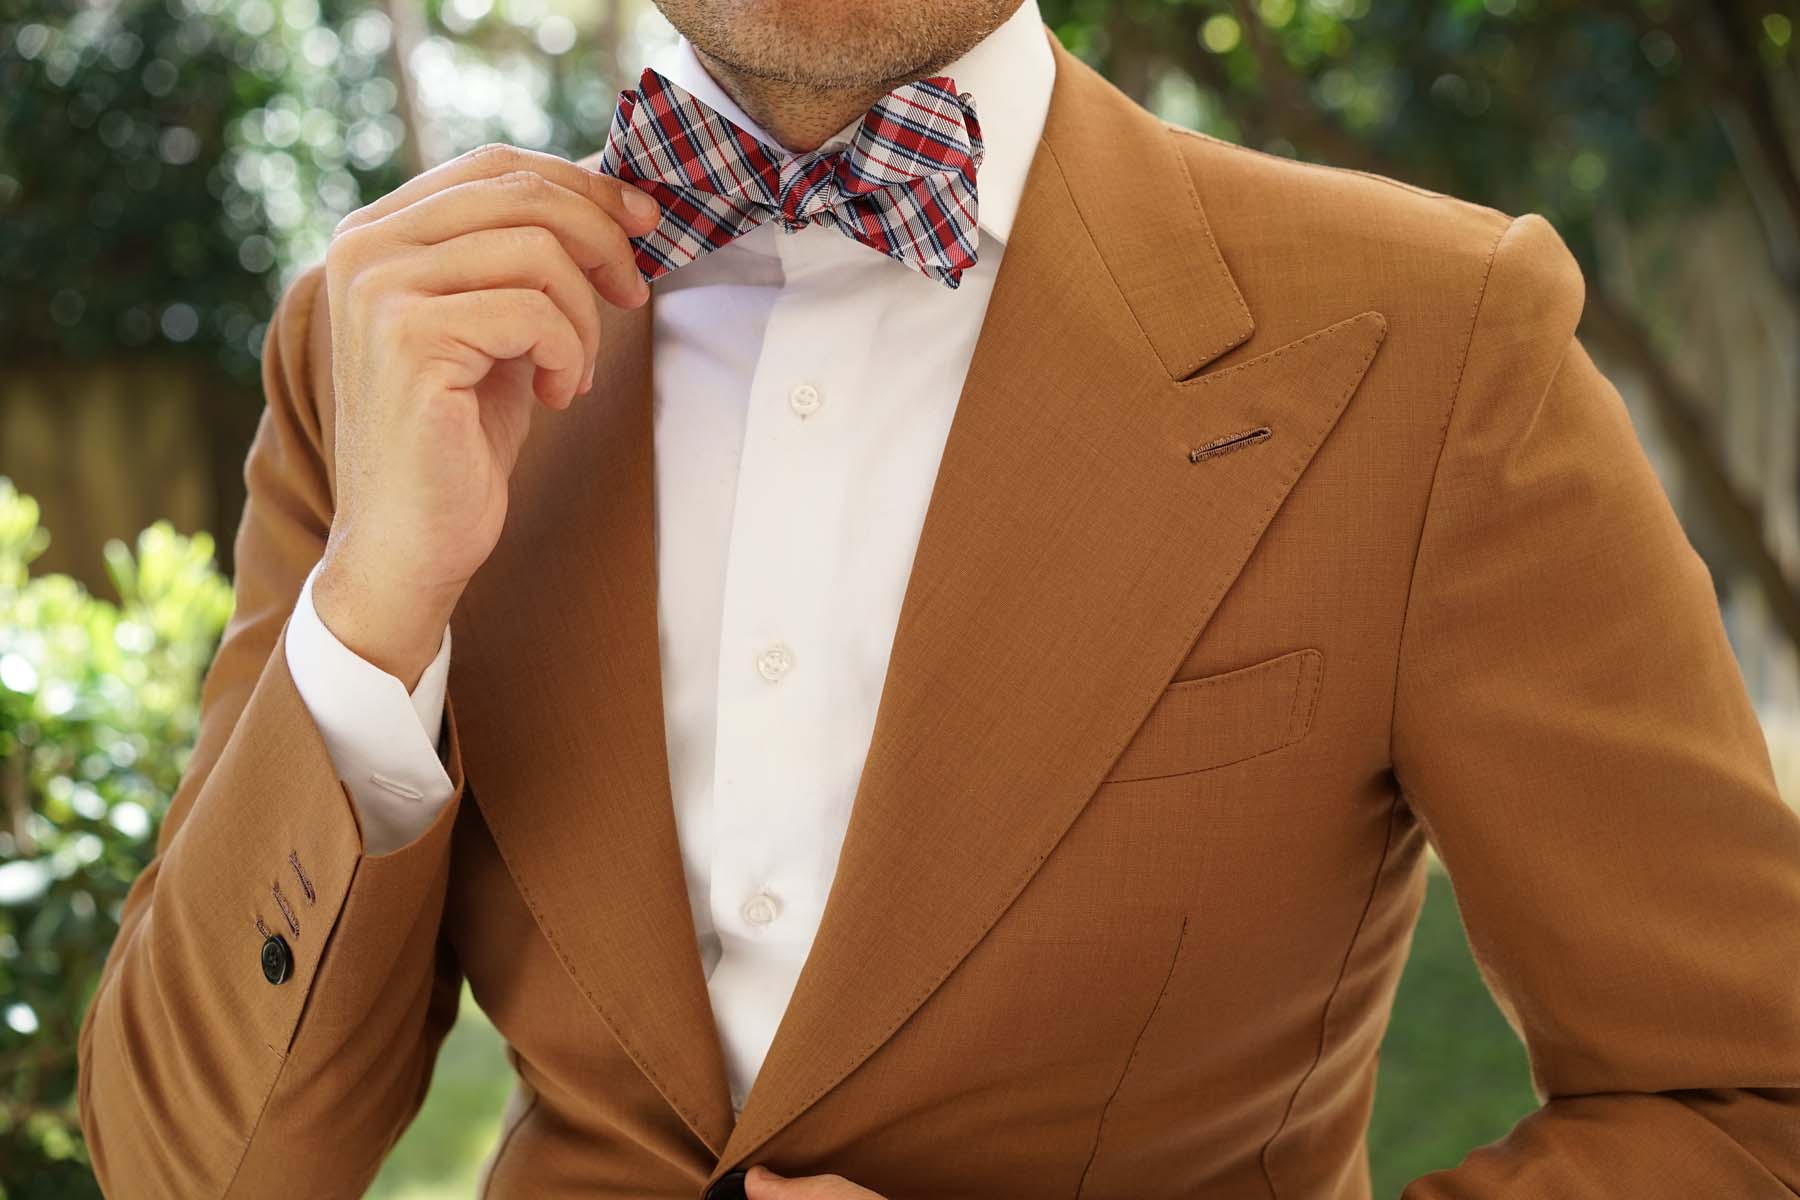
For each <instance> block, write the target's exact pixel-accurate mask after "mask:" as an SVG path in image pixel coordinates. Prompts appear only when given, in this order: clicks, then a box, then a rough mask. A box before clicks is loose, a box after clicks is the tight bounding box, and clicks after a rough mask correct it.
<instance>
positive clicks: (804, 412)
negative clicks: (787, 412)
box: [788, 383, 824, 417]
mask: <svg viewBox="0 0 1800 1200" xmlns="http://www.w3.org/2000/svg"><path fill="white" fill-rule="evenodd" d="M823 403H824V401H823V400H822V399H821V398H820V396H819V389H818V388H816V387H814V386H813V385H812V384H810V383H803V384H801V385H799V386H798V387H796V388H795V389H794V390H793V391H791V392H789V393H788V407H789V408H792V409H793V410H794V411H795V412H797V413H799V414H800V415H801V416H802V417H810V416H812V415H813V414H814V413H816V412H818V411H819V405H821V404H823Z"/></svg>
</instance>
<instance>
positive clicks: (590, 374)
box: [581, 363, 600, 395]
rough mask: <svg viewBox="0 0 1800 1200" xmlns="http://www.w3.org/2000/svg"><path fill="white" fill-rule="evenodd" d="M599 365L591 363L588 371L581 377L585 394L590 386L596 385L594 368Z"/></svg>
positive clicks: (582, 389)
mask: <svg viewBox="0 0 1800 1200" xmlns="http://www.w3.org/2000/svg"><path fill="white" fill-rule="evenodd" d="M599 365H600V364H598V363H589V364H588V369H587V373H586V374H585V375H583V376H582V377H581V391H582V393H583V394H584V395H585V394H586V392H587V390H588V389H589V388H591V387H593V386H594V368H595V367H597V366H599Z"/></svg>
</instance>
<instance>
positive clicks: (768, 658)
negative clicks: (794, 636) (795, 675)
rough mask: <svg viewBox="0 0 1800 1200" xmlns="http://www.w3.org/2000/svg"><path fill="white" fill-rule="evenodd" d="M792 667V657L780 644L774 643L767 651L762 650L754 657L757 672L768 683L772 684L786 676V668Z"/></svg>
mask: <svg viewBox="0 0 1800 1200" xmlns="http://www.w3.org/2000/svg"><path fill="white" fill-rule="evenodd" d="M793 665H794V656H793V655H792V654H791V653H789V652H788V648H787V647H786V646H784V645H782V644H781V643H780V642H776V643H775V644H774V645H773V646H770V647H769V648H768V649H767V650H764V651H763V652H762V653H761V654H759V655H757V656H756V669H757V671H759V672H760V673H761V674H762V677H763V678H764V679H767V680H769V681H770V682H774V681H775V680H777V679H780V678H781V677H782V676H783V675H786V674H787V673H788V668H789V667H791V666H793Z"/></svg>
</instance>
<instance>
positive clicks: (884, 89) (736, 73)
mask: <svg viewBox="0 0 1800 1200" xmlns="http://www.w3.org/2000/svg"><path fill="white" fill-rule="evenodd" d="M694 54H695V56H696V57H697V58H699V60H700V64H701V65H702V66H704V67H705V68H706V72H707V74H709V75H711V76H712V77H713V79H715V80H716V81H718V84H719V86H720V87H721V88H723V89H725V94H726V95H728V96H730V97H731V98H732V100H733V101H735V102H736V103H737V106H738V107H739V108H741V109H743V110H744V115H745V116H747V117H749V118H750V119H751V120H752V121H755V122H756V123H757V124H758V125H760V126H761V127H762V128H763V129H764V130H766V131H767V132H768V134H769V136H771V137H773V138H774V139H775V140H776V141H778V142H780V143H781V144H782V146H783V148H785V149H787V150H789V151H791V152H793V153H796V154H801V153H804V152H806V151H808V150H817V149H818V148H819V147H820V146H821V145H823V144H824V143H825V139H827V138H829V137H830V136H831V135H832V134H834V133H836V132H837V131H838V130H840V129H842V128H843V127H844V126H846V125H848V124H849V123H850V122H851V121H854V120H856V119H857V118H858V117H860V116H862V115H863V113H865V112H867V111H868V110H869V107H870V106H871V105H873V104H874V103H875V102H876V101H877V100H879V99H881V98H882V97H883V96H885V95H887V93H888V92H889V91H891V90H892V89H893V88H895V87H898V86H899V85H900V84H902V83H905V82H906V80H904V79H896V80H894V81H892V82H891V83H885V84H877V85H874V86H867V87H854V88H819V87H814V86H811V85H808V84H799V83H791V82H789V81H787V80H783V79H771V78H769V77H767V76H764V75H755V74H752V73H750V72H748V71H745V70H743V69H741V68H739V67H734V66H732V65H731V64H730V63H728V62H724V61H723V60H721V59H719V58H717V57H715V56H713V55H711V54H708V53H706V51H704V50H702V49H700V48H699V47H698V46H695V47H694Z"/></svg>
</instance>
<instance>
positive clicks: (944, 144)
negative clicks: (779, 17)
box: [600, 70, 982, 288]
mask: <svg viewBox="0 0 1800 1200" xmlns="http://www.w3.org/2000/svg"><path fill="white" fill-rule="evenodd" d="M981 158H982V142H981V126H980V125H979V124H977V123H976V120H975V108H974V105H973V103H972V102H971V100H970V97H968V96H965V95H958V94H957V91H956V85H955V84H954V83H953V82H952V81H951V80H950V79H949V78H948V77H946V76H942V75H940V76H937V77H935V78H932V79H920V80H917V81H915V82H913V83H909V84H906V85H904V86H902V87H898V88H895V89H894V90H893V91H891V92H889V93H888V94H887V95H885V96H883V97H882V98H881V99H880V100H879V101H877V102H876V103H875V105H874V107H872V108H870V109H869V111H868V112H867V113H865V114H864V115H863V119H862V122H861V123H860V124H859V125H858V126H857V128H856V132H855V134H854V135H853V136H852V137H851V139H850V143H849V145H847V146H845V147H843V148H842V149H838V150H828V151H827V150H813V151H809V152H807V153H805V154H788V153H787V152H785V151H783V150H780V149H778V148H776V147H772V146H768V145H766V144H764V143H763V142H760V141H758V140H757V139H756V138H754V137H752V136H751V135H750V134H749V133H747V132H745V131H744V130H742V129H740V128H738V127H737V126H736V125H734V124H732V123H731V122H730V121H728V120H726V119H725V118H724V117H722V116H720V115H719V113H718V112H717V111H716V110H714V109H713V108H711V107H710V106H708V105H707V104H705V103H703V102H702V101H700V100H698V99H696V98H695V97H694V96H692V95H691V94H689V93H688V92H687V91H685V90H683V89H682V88H680V87H678V86H677V85H675V84H674V83H671V82H670V81H669V80H668V79H666V78H664V77H663V76H661V75H659V74H657V73H656V72H655V71H652V70H645V71H644V73H643V76H642V77H641V78H640V79H639V80H638V86H637V89H636V90H635V91H632V90H627V91H625V92H621V93H620V95H619V107H618V111H617V112H616V113H614V115H613V123H612V130H611V132H610V133H609V134H608V135H607V139H606V149H605V150H604V151H603V152H602V154H601V156H600V170H601V171H602V172H604V173H605V174H608V175H613V176H616V177H617V178H620V179H624V180H628V181H630V182H632V183H635V184H638V185H639V186H641V187H643V188H644V189H645V190H646V191H648V192H649V193H650V194H651V195H652V196H654V197H655V198H656V199H657V201H658V202H659V203H660V204H661V205H662V220H661V221H660V222H659V223H658V225H657V227H656V228H655V229H653V230H651V231H650V232H649V233H647V234H645V235H644V236H643V237H637V238H632V239H631V244H632V247H633V248H634V249H635V251H636V253H637V265H638V270H639V271H640V272H641V273H642V274H643V276H644V278H645V279H646V280H651V279H655V278H656V277H657V276H659V275H665V274H667V273H668V272H670V271H673V270H674V269H675V268H676V267H680V266H685V265H686V264H688V263H690V262H693V261H694V260H695V259H696V258H699V257H700V256H701V255H702V254H705V253H706V252H707V251H709V250H717V249H718V248H719V247H720V246H723V245H725V244H726V243H727V242H729V241H731V240H732V239H733V238H735V237H739V236H741V235H743V234H746V233H748V232H750V231H751V230H752V229H755V228H756V227H757V226H758V225H761V224H762V223H763V222H765V221H771V220H775V221H780V222H781V225H782V228H784V229H786V230H787V231H788V232H789V233H793V232H796V231H798V230H801V229H804V228H805V227H806V226H807V225H808V224H809V223H810V224H816V225H835V226H836V227H837V228H838V229H839V230H840V231H841V232H842V233H843V234H844V236H846V237H849V238H853V239H855V240H856V241H859V242H861V243H863V244H864V245H866V246H871V247H873V248H874V249H876V250H879V251H881V252H882V253H883V254H886V255H888V256H889V257H890V258H893V259H895V260H896V261H899V262H902V263H905V264H907V265H909V266H912V267H916V268H917V269H918V270H920V271H923V272H924V273H925V274H927V275H929V276H931V277H932V278H934V279H937V280H938V281H940V282H941V283H943V284H944V285H945V286H946V287H952V288H953V287H955V286H956V285H957V284H958V283H960V282H961V280H962V273H963V272H964V271H965V270H967V269H968V268H969V267H972V266H974V265H975V242H976V224H975V211H976V209H975V169H976V168H977V167H978V166H980V165H981Z"/></svg>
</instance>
